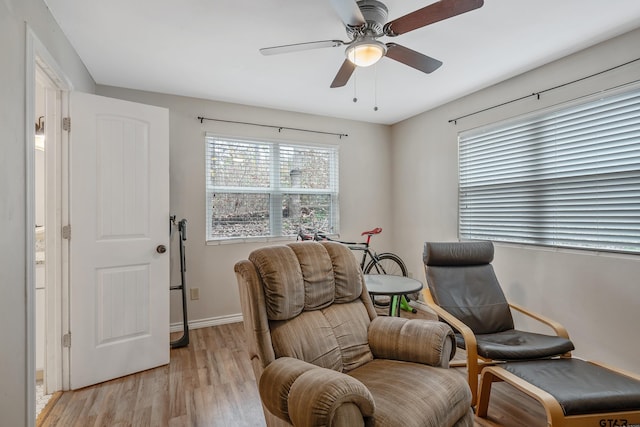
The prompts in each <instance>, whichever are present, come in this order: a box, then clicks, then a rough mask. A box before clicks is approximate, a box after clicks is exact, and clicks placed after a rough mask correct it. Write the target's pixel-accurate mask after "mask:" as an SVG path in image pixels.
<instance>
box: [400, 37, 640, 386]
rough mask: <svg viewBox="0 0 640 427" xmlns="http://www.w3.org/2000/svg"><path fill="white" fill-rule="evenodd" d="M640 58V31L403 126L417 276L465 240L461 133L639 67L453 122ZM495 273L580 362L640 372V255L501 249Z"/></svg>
mask: <svg viewBox="0 0 640 427" xmlns="http://www.w3.org/2000/svg"><path fill="white" fill-rule="evenodd" d="M637 58H640V30H636V31H633V32H630V33H627V34H625V35H623V36H621V37H618V38H616V39H612V40H610V41H607V42H605V43H602V44H600V45H597V46H595V47H592V48H590V49H587V50H585V51H582V52H580V53H577V54H575V55H572V56H569V57H566V58H564V59H562V60H559V61H556V62H554V63H551V64H548V65H546V66H543V67H541V68H539V69H537V70H534V71H531V72H529V73H526V74H523V75H521V76H519V77H516V78H513V79H510V80H508V81H505V82H502V83H500V84H497V85H495V86H493V87H490V88H487V89H485V90H482V91H479V92H477V93H475V94H473V95H470V96H467V97H465V98H462V99H459V100H456V101H454V102H451V103H449V104H447V105H445V106H442V107H440V108H437V109H434V110H431V111H428V112H425V113H423V114H420V115H418V116H416V117H413V118H411V119H408V120H406V121H404V122H402V123H398V124H396V125H394V126H393V127H392V141H393V153H394V159H393V169H392V176H393V178H394V183H393V195H394V199H393V204H394V206H395V210H394V236H395V237H397V240H395V246H396V247H397V248H399V252H400V253H401V255H402V256H403V257H404V258H405V260H406V261H407V263H408V264H409V269H410V270H413V271H417V272H419V274H418V277H419V278H421V279H423V278H424V272H423V265H422V247H423V244H424V242H425V241H428V240H430V241H455V240H457V209H458V203H457V181H458V175H457V173H458V165H457V135H458V132H462V131H464V130H467V129H472V128H475V127H478V126H481V125H484V124H488V123H492V122H496V121H499V120H503V119H505V118H509V117H513V116H517V115H519V114H524V113H526V112H530V111H534V110H537V109H541V108H545V107H548V106H551V105H554V104H558V103H561V102H566V101H568V100H571V99H575V98H577V97H580V96H584V95H587V94H591V93H594V92H597V91H600V90H604V89H607V88H611V87H614V86H617V85H620V84H623V83H627V82H630V81H634V80H638V79H639V78H640V64H639V63H637V62H636V63H634V64H632V65H628V66H625V67H622V68H620V69H618V70H616V71H612V72H609V73H606V74H605V75H601V76H599V77H594V78H590V79H587V80H585V81H582V82H580V83H576V84H573V85H569V86H566V87H564V88H562V89H557V90H554V91H551V92H547V93H545V94H543V95H542V96H541V99H540V100H537V99H536V98H535V97H532V98H528V99H526V100H523V101H519V102H516V103H513V104H509V105H507V106H504V107H500V108H496V109H492V110H490V111H487V112H484V113H480V114H477V115H474V116H471V117H468V118H464V119H460V120H459V121H458V122H457V125H456V124H453V123H449V122H448V121H449V120H450V119H454V118H456V117H460V116H463V115H465V114H468V113H472V112H474V111H478V110H481V109H484V108H487V107H490V106H492V105H497V104H500V103H503V102H505V101H509V100H511V99H515V98H519V97H522V96H525V95H528V94H531V93H534V92H538V91H542V90H544V89H547V88H551V87H555V86H557V85H561V84H563V83H566V82H569V81H572V80H574V79H579V78H582V77H585V76H587V75H590V74H593V73H597V72H600V71H603V70H605V69H608V68H611V67H614V66H617V65H619V64H623V63H626V62H627V61H631V60H634V59H637ZM478 66H479V67H481V66H482V64H478ZM469 72H470V73H473V70H469ZM451 84H455V82H451ZM425 96H428V94H426V95H425ZM416 183H417V184H418V185H416ZM494 267H495V269H496V274H497V275H498V278H499V280H500V282H501V284H502V286H503V288H504V290H505V293H506V294H507V298H509V299H511V300H513V301H514V302H518V303H520V304H523V305H525V306H527V307H529V308H531V309H534V310H537V311H540V312H542V313H544V314H546V315H548V316H550V317H552V318H555V319H556V320H558V321H560V322H561V323H563V324H564V325H565V326H566V327H567V328H568V329H569V333H570V334H571V337H572V339H573V341H574V342H575V344H576V348H577V350H576V352H575V355H577V356H581V357H585V358H588V359H597V360H601V361H604V362H606V363H610V364H612V365H616V366H619V367H621V368H624V369H628V370H631V371H634V372H636V373H640V341H638V340H637V339H635V335H636V333H635V330H636V325H637V318H638V313H639V312H640V282H639V281H638V277H640V257H638V256H629V255H616V254H604V253H603V254H599V253H595V252H585V251H569V250H553V249H544V248H535V247H526V246H518V245H507V244H496V254H495V261H494Z"/></svg>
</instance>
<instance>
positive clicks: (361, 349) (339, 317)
mask: <svg viewBox="0 0 640 427" xmlns="http://www.w3.org/2000/svg"><path fill="white" fill-rule="evenodd" d="M249 261H251V263H253V265H254V266H255V268H256V271H257V273H258V276H259V277H260V279H261V282H262V288H263V291H264V299H265V306H266V314H267V318H268V322H269V329H270V334H271V343H272V346H273V350H274V353H275V357H276V358H279V357H284V356H288V357H295V358H297V359H301V360H304V361H306V362H310V363H313V364H315V365H318V366H322V367H325V368H329V369H334V370H337V371H340V372H347V371H350V370H352V369H355V368H356V367H358V366H360V365H362V364H364V363H367V362H369V361H370V360H372V359H373V355H372V354H371V350H370V349H369V344H368V338H367V333H368V327H369V323H370V322H371V315H372V313H374V312H373V310H372V308H370V309H367V307H366V305H365V304H364V302H363V299H362V298H363V290H364V289H365V288H364V279H363V277H362V272H361V270H360V267H359V265H358V263H357V261H356V259H355V257H354V256H353V253H352V252H351V251H350V250H349V249H348V248H347V247H346V246H344V245H342V244H339V243H335V242H321V243H318V242H296V243H290V244H288V245H286V246H271V247H266V248H261V249H257V250H255V251H253V252H252V253H251V254H250V255H249ZM364 294H365V296H366V292H364ZM367 298H368V296H367ZM374 315H375V314H374Z"/></svg>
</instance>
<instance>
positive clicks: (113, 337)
mask: <svg viewBox="0 0 640 427" xmlns="http://www.w3.org/2000/svg"><path fill="white" fill-rule="evenodd" d="M70 112H71V114H70V116H71V119H72V122H71V130H70V133H69V137H70V144H69V145H70V148H69V157H70V160H69V171H70V172H69V173H70V175H69V187H70V193H69V197H70V200H69V203H70V212H69V218H70V224H71V238H70V241H69V243H70V258H69V262H70V267H69V268H70V276H69V282H70V283H69V289H70V332H71V349H70V386H71V389H77V388H81V387H85V386H88V385H92V384H96V383H99V382H102V381H107V380H110V379H113V378H117V377H121V376H123V375H128V374H131V373H134V372H138V371H142V370H145V369H150V368H153V367H156V366H160V365H164V364H167V363H169V253H168V248H169V112H168V110H166V109H164V108H159V107H153V106H149V105H142V104H136V103H132V102H127V101H122V100H117V99H111V98H105V97H100V96H96V95H90V94H85V93H79V92H75V93H72V94H71V101H70ZM162 246H164V247H165V248H167V252H166V253H161V252H162Z"/></svg>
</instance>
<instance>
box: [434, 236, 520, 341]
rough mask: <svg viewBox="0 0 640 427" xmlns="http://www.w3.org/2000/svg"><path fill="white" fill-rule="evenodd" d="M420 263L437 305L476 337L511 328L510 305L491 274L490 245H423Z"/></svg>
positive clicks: (473, 243) (512, 326) (491, 255)
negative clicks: (467, 327)
mask: <svg viewBox="0 0 640 427" xmlns="http://www.w3.org/2000/svg"><path fill="white" fill-rule="evenodd" d="M423 261H424V264H425V267H426V276H427V284H428V286H429V290H430V292H431V295H432V296H433V299H434V301H435V302H436V304H438V305H439V306H441V307H442V308H444V309H445V310H446V311H448V312H449V313H451V314H452V315H453V316H455V317H456V318H458V319H459V320H461V321H462V322H463V323H464V324H466V325H467V326H469V327H470V328H471V330H472V331H473V332H474V333H476V334H488V333H496V332H502V331H506V330H509V329H513V328H514V324H513V317H512V316H511V310H510V309H509V304H508V303H507V300H506V298H505V296H504V293H503V292H502V288H501V287H500V284H499V283H498V279H497V277H496V275H495V272H494V271H493V266H492V265H491V261H493V243H491V242H455V243H453V242H426V243H425V245H424V252H423Z"/></svg>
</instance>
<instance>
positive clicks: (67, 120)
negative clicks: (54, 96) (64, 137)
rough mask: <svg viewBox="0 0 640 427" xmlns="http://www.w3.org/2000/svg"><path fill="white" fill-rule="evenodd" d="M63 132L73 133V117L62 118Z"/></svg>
mask: <svg viewBox="0 0 640 427" xmlns="http://www.w3.org/2000/svg"><path fill="white" fill-rule="evenodd" d="M62 130H66V131H67V132H71V117H63V118H62Z"/></svg>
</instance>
